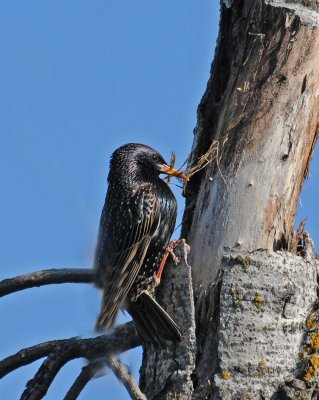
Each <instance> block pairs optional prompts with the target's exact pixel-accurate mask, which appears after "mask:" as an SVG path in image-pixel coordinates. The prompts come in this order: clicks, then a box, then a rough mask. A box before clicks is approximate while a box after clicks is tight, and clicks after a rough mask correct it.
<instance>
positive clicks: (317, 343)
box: [310, 328, 319, 349]
mask: <svg viewBox="0 0 319 400" xmlns="http://www.w3.org/2000/svg"><path fill="white" fill-rule="evenodd" d="M310 336H311V347H312V348H313V349H319V328H318V329H317V331H316V332H315V333H311V334H310Z"/></svg>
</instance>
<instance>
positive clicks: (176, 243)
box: [154, 239, 185, 286]
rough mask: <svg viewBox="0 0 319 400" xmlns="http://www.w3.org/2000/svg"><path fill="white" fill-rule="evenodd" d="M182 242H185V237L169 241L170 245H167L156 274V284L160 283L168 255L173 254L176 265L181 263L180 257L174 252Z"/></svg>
mask: <svg viewBox="0 0 319 400" xmlns="http://www.w3.org/2000/svg"><path fill="white" fill-rule="evenodd" d="M182 243H185V239H179V240H172V241H171V242H170V243H168V245H167V247H166V251H165V253H164V255H163V258H162V260H161V263H160V265H159V267H158V270H157V272H156V275H155V277H154V279H155V285H156V286H157V285H159V283H160V281H161V277H162V273H163V270H164V267H165V264H166V260H167V257H168V256H169V255H171V256H172V258H173V261H174V264H175V265H178V264H179V258H178V257H177V256H176V255H175V254H174V249H175V248H176V247H177V246H179V245H180V244H182Z"/></svg>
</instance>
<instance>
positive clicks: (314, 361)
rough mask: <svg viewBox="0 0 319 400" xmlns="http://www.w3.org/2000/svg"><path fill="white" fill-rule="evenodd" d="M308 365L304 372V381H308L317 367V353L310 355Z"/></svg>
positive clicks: (318, 365) (318, 356) (318, 359)
mask: <svg viewBox="0 0 319 400" xmlns="http://www.w3.org/2000/svg"><path fill="white" fill-rule="evenodd" d="M309 359H310V366H309V368H308V370H307V372H306V374H305V378H304V379H305V381H309V380H310V379H311V378H312V377H313V376H314V375H315V374H316V373H317V370H318V367H319V355H318V354H312V355H311V356H310V357H309Z"/></svg>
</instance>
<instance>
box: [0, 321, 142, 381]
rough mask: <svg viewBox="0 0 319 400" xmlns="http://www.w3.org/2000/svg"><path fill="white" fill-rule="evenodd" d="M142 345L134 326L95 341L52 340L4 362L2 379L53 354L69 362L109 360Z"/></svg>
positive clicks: (0, 364) (75, 339)
mask: <svg viewBox="0 0 319 400" xmlns="http://www.w3.org/2000/svg"><path fill="white" fill-rule="evenodd" d="M139 345H140V339H139V337H138V335H137V332H136V330H135V326H134V323H133V322H128V323H127V324H124V325H119V326H118V327H116V328H115V329H114V330H113V332H112V333H110V334H109V335H102V336H97V337H95V338H91V339H80V338H70V339H62V340H52V341H49V342H45V343H40V344H37V345H35V346H32V347H28V348H25V349H22V350H20V351H19V352H17V353H16V354H13V355H11V356H9V357H7V358H5V359H3V360H2V361H0V378H2V377H4V376H5V375H7V374H8V373H10V372H12V371H14V370H15V369H17V368H20V367H22V366H24V365H27V364H30V363H32V362H33V361H35V360H38V359H40V358H43V357H46V356H48V355H49V354H54V353H59V352H60V351H62V352H63V357H65V358H66V362H67V361H71V360H73V359H75V358H80V357H83V358H87V359H89V360H92V359H96V358H103V359H104V358H105V357H106V356H107V355H108V354H116V353H121V352H123V351H127V350H129V349H132V348H134V347H137V346H139Z"/></svg>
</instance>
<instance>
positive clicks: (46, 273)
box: [0, 268, 94, 297]
mask: <svg viewBox="0 0 319 400" xmlns="http://www.w3.org/2000/svg"><path fill="white" fill-rule="evenodd" d="M93 281H94V270H93V269H81V268H63V269H55V268H53V269H44V270H42V271H36V272H32V273H30V274H26V275H19V276H15V277H14V278H8V279H4V280H3V281H0V297H3V296H6V295H8V294H10V293H14V292H18V291H19V290H24V289H29V288H32V287H37V286H44V285H51V284H58V283H92V282H93Z"/></svg>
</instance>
